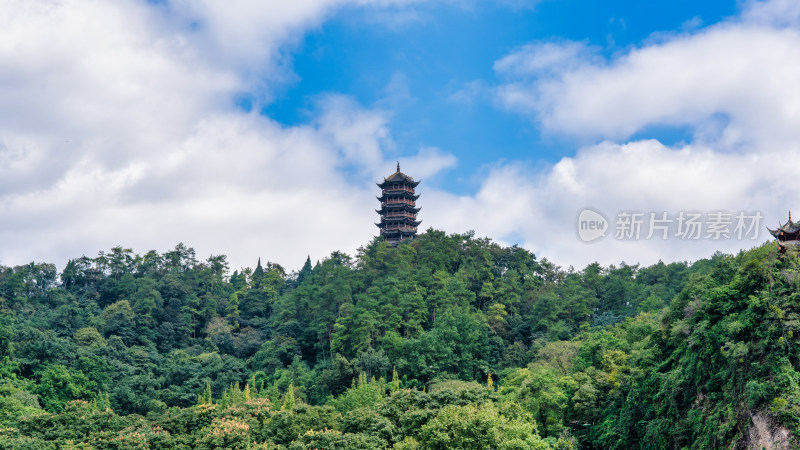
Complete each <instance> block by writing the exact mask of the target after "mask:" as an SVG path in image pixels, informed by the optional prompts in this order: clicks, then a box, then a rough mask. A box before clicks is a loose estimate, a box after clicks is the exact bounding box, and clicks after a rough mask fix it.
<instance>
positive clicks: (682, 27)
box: [0, 0, 800, 270]
mask: <svg viewBox="0 0 800 450" xmlns="http://www.w3.org/2000/svg"><path fill="white" fill-rule="evenodd" d="M645 5H646V6H645ZM798 147H800V3H799V2H796V1H794V0H774V1H735V0H731V1H721V0H715V1H708V2H697V1H689V0H658V1H652V2H635V1H630V0H628V1H624V0H608V1H602V2H598V1H578V0H539V1H537V0H530V1H528V0H498V1H494V2H492V1H481V0H463V1H459V0H439V1H437V0H428V1H424V0H294V1H291V2H285V1H264V0H225V1H222V0H150V1H146V0H114V1H108V0H4V1H3V2H0V217H2V221H1V222H0V240H1V242H2V245H0V264H3V265H16V264H23V263H26V262H30V261H34V260H35V261H37V262H38V261H46V262H54V263H56V264H57V265H58V267H59V269H60V268H62V267H63V265H64V263H65V262H66V261H67V260H68V259H69V258H73V257H79V256H81V255H83V254H86V255H88V256H94V255H96V254H97V252H99V251H101V250H107V249H109V248H111V247H113V246H117V245H122V246H124V247H131V248H133V249H134V250H135V251H136V252H138V253H144V252H146V251H147V250H150V249H156V250H159V251H166V250H168V249H170V248H172V247H174V246H175V245H176V244H177V243H179V242H184V243H185V244H186V245H189V246H192V247H194V248H195V249H196V250H197V252H198V256H199V257H201V258H205V257H207V256H209V255H211V254H215V255H216V254H226V255H228V257H229V261H230V263H231V267H232V269H233V268H240V267H244V266H253V265H254V263H255V260H256V259H257V258H258V257H261V258H262V259H265V260H270V261H274V262H277V263H280V264H282V265H284V266H285V267H286V268H287V269H289V270H292V269H297V268H299V266H300V265H301V264H302V262H303V261H304V260H305V258H306V256H307V255H310V256H311V258H312V259H313V260H317V259H320V258H323V257H325V256H326V255H328V254H329V253H330V252H331V251H333V250H342V251H346V252H348V253H351V254H353V253H354V252H355V250H356V249H357V248H358V247H359V246H361V245H363V244H366V243H367V242H369V241H370V239H371V238H372V237H373V236H375V235H376V234H377V228H376V227H375V226H374V225H373V223H374V222H375V221H376V220H377V214H376V213H375V212H374V208H376V207H377V206H378V204H377V201H376V200H375V195H377V194H378V189H377V188H376V186H375V184H374V183H375V182H376V181H379V180H381V177H383V176H386V175H389V174H390V173H391V172H393V171H394V166H395V161H397V160H399V161H400V163H401V165H402V169H403V171H404V172H406V173H408V174H409V175H411V176H413V177H415V178H416V179H421V180H422V184H421V185H420V186H419V188H418V192H419V193H420V194H421V198H420V201H419V206H421V207H422V212H421V213H420V217H421V219H422V220H423V228H427V227H433V228H437V229H442V230H445V231H447V232H449V233H455V232H465V231H467V230H475V232H476V234H477V235H479V236H488V237H490V238H492V239H495V240H497V241H499V242H501V243H504V244H518V245H521V246H524V247H525V248H528V249H530V250H532V251H534V252H535V253H536V254H537V256H539V257H545V258H547V259H549V260H551V261H554V262H556V263H557V264H560V265H563V266H569V265H574V266H576V267H578V268H580V267H583V266H585V265H586V264H587V263H589V262H592V261H599V262H601V263H603V264H612V263H613V264H619V263H620V262H622V261H625V262H627V263H637V262H639V263H642V264H651V263H654V262H656V261H658V260H659V259H662V260H664V261H682V260H694V259H697V258H702V257H707V256H710V255H711V254H712V253H713V252H714V251H716V250H718V249H719V250H723V251H726V252H734V251H737V250H738V249H740V248H749V247H752V246H754V245H757V244H760V243H761V242H764V241H765V240H766V239H767V238H768V237H769V235H768V234H767V233H766V232H765V230H764V225H770V226H774V225H775V224H777V222H778V221H784V220H785V218H786V214H787V211H788V210H789V209H792V208H797V207H798V206H800V200H798V198H797V191H796V190H797V187H796V186H797V184H796V177H797V173H798V167H800V151H799V150H800V148H798ZM587 207H589V208H592V209H593V210H595V211H597V212H599V213H601V214H602V215H604V216H605V217H606V218H607V219H608V222H609V230H608V232H607V235H606V236H605V237H602V238H600V239H598V240H596V241H594V242H591V243H585V242H583V241H582V240H581V239H579V235H578V231H577V230H578V225H577V218H578V216H579V213H580V212H581V210H583V209H584V208H587ZM690 211H694V212H697V213H700V214H703V216H702V217H701V221H702V224H703V225H704V226H706V227H708V226H709V220H710V219H709V217H710V215H711V214H713V213H714V212H722V213H724V214H731V223H729V225H730V227H729V228H730V231H731V232H733V231H734V228H735V225H736V219H735V216H736V215H737V214H738V213H740V212H744V213H745V214H746V215H747V216H748V217H750V216H752V215H754V214H755V213H761V214H762V215H763V217H764V221H763V222H762V223H760V224H759V225H760V226H759V232H758V233H757V235H755V237H756V239H755V240H752V239H749V237H750V236H749V235H745V236H744V238H743V239H741V240H740V239H737V238H736V236H735V233H731V234H732V236H731V238H730V239H725V238H724V236H723V237H721V238H720V239H712V238H705V239H698V240H694V239H685V238H683V239H682V238H680V237H676V236H674V235H675V233H677V232H678V231H679V230H677V222H676V221H673V222H664V223H669V224H670V228H669V230H668V235H669V236H668V238H667V239H666V240H664V239H661V236H662V234H661V233H660V232H656V233H655V236H651V239H646V235H647V234H649V233H648V229H647V227H648V224H649V221H648V220H647V219H649V218H650V217H649V215H650V213H651V212H654V213H657V215H658V217H659V218H662V217H666V218H667V219H668V221H669V220H674V219H676V218H677V217H678V215H679V214H680V213H681V212H690ZM637 212H639V213H642V214H643V216H642V217H643V218H644V219H645V220H644V223H643V225H642V232H641V235H640V238H639V239H635V238H630V237H629V238H628V239H618V238H617V237H616V236H615V234H617V233H616V232H617V231H618V229H619V227H621V226H622V225H620V224H621V221H622V219H621V217H624V216H620V213H624V214H628V213H631V214H632V213H637ZM663 214H667V216H662V215H663ZM797 214H798V215H797V217H800V208H798V211H797ZM751 234H752V233H751ZM706 236H707V231H706V229H703V230H702V236H701V237H706Z"/></svg>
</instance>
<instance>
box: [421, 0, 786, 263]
mask: <svg viewBox="0 0 800 450" xmlns="http://www.w3.org/2000/svg"><path fill="white" fill-rule="evenodd" d="M795 3H796V2H784V1H775V2H753V3H748V4H746V5H745V6H744V9H743V12H742V14H741V16H740V17H736V18H732V19H731V20H729V21H726V22H723V23H720V24H717V25H713V26H710V27H707V28H702V29H697V30H694V31H691V32H682V33H680V34H673V35H663V34H661V35H659V36H657V38H654V39H651V40H648V41H647V42H646V43H644V44H642V45H641V46H640V47H636V48H632V49H630V50H629V51H627V52H625V53H622V54H619V55H616V56H614V57H612V58H610V59H598V57H597V54H596V53H595V52H592V51H591V49H587V48H586V47H585V45H584V44H582V43H574V42H561V43H553V42H545V43H531V44H529V45H526V46H524V47H522V48H520V49H518V50H516V51H514V52H512V53H511V54H509V55H507V56H505V57H503V58H501V59H500V60H498V61H497V62H496V63H495V70H496V71H497V73H498V76H499V77H500V78H501V79H502V80H503V82H502V84H501V85H500V86H499V87H498V88H497V89H496V90H495V94H496V96H497V100H498V102H500V104H501V105H502V106H503V107H505V108H507V109H509V110H513V111H516V112H518V113H520V114H523V115H526V116H528V117H530V118H531V119H532V120H534V121H535V122H536V123H538V124H540V126H541V127H542V128H543V129H544V130H545V131H548V132H554V133H564V134H568V135H570V136H576V137H581V138H583V139H586V140H599V141H600V143H599V144H590V145H587V146H585V147H583V148H582V149H581V150H580V151H578V152H577V153H576V154H575V155H574V156H572V157H565V158H563V159H562V160H561V161H559V162H558V163H556V164H554V165H552V166H551V167H547V168H544V169H541V168H538V169H533V168H531V167H529V166H527V165H525V164H524V163H521V162H510V163H505V164H499V165H497V166H495V167H494V168H492V169H491V170H490V172H489V175H488V177H487V178H486V179H485V181H484V182H483V185H482V187H481V189H480V190H479V192H478V193H477V194H476V195H475V196H454V195H449V194H447V193H439V194H438V197H437V198H436V199H435V201H436V202H437V203H439V204H441V205H446V204H451V205H456V207H455V208H450V209H445V208H443V207H438V206H437V207H435V208H433V209H434V210H435V211H436V212H437V217H436V221H440V222H441V223H446V224H447V226H448V227H458V226H459V224H465V223H470V222H472V223H474V224H475V226H474V227H472V228H475V229H476V231H477V232H478V233H479V234H488V235H492V236H498V237H505V238H506V239H508V240H509V241H517V242H522V243H523V244H524V245H526V246H527V247H529V248H531V249H533V250H536V251H538V252H539V253H540V254H542V255H544V256H547V257H548V258H550V259H553V260H555V261H556V262H559V263H562V264H575V265H579V266H581V265H584V264H587V263H589V262H592V261H595V260H598V261H600V262H602V263H605V264H610V263H618V262H619V261H623V260H624V261H627V262H629V263H635V262H642V263H654V262H656V261H658V260H659V259H663V260H685V259H697V258H701V257H706V256H709V255H710V254H711V253H713V252H714V251H716V250H722V251H736V250H738V249H740V248H749V247H751V246H753V245H755V244H758V243H761V242H763V241H764V240H766V239H767V238H769V236H768V235H767V234H766V232H765V231H766V230H765V229H764V228H763V226H764V225H770V226H774V225H775V224H776V223H777V221H778V220H785V216H786V210H787V209H789V208H791V207H792V206H796V200H795V199H794V197H795V196H794V194H793V193H792V192H791V191H790V190H788V189H787V184H786V183H787V180H791V179H793V178H794V177H795V176H796V169H795V168H796V167H797V166H798V163H800V160H798V159H799V158H800V157H798V156H797V155H798V154H799V152H798V144H797V142H798V138H800V131H798V130H800V128H798V127H797V123H798V121H800V108H798V107H797V105H798V104H800V87H799V85H798V83H797V82H796V80H797V79H800V78H798V77H799V76H800V53H798V52H797V51H796V49H797V48H800V30H798V29H797V26H796V21H795V19H792V17H795V18H796V17H797V14H796V12H797V11H796V9H797V8H796V5H795ZM651 126H681V127H688V128H689V129H690V130H692V131H693V134H694V136H693V137H692V138H691V140H690V142H688V143H680V144H674V145H664V144H662V143H661V142H658V141H657V140H631V139H630V138H631V136H633V135H634V134H636V133H639V132H642V131H643V130H644V131H646V130H647V128H648V127H651ZM429 201H430V200H429ZM793 202H795V203H793ZM584 207H593V208H595V209H597V210H599V211H602V212H604V213H605V214H606V215H607V216H608V218H609V219H611V220H612V222H614V221H615V219H616V216H617V214H618V213H619V212H622V211H639V212H643V213H645V214H646V215H647V216H648V218H649V212H657V213H658V214H659V216H660V213H661V212H667V213H668V214H669V216H670V217H671V218H673V219H674V218H676V216H677V214H678V213H679V212H680V211H689V210H694V211H702V212H704V213H710V212H713V211H716V210H725V211H730V212H733V213H736V212H739V211H745V212H754V211H760V212H762V214H764V216H765V221H766V222H764V223H762V224H761V225H762V227H761V228H760V234H759V237H758V239H757V240H756V241H750V240H746V241H738V240H724V241H714V240H703V241H690V240H680V239H675V238H672V239H669V240H667V241H662V240H661V239H651V240H644V239H643V238H642V239H641V240H639V241H621V240H616V239H613V234H614V230H613V228H612V230H611V235H612V236H611V237H610V238H609V237H606V238H605V239H603V240H600V241H598V242H596V243H592V244H585V243H583V242H581V241H580V240H579V239H578V237H577V234H576V229H577V228H576V227H577V223H576V221H577V216H578V212H579V211H580V210H581V209H582V208H584ZM461 227H462V228H464V225H461ZM612 227H613V223H612ZM645 234H646V233H645ZM643 237H644V235H643Z"/></svg>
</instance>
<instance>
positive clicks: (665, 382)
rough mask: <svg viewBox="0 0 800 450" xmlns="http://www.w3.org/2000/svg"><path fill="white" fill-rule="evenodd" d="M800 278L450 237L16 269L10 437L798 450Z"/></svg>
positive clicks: (7, 407)
mask: <svg viewBox="0 0 800 450" xmlns="http://www.w3.org/2000/svg"><path fill="white" fill-rule="evenodd" d="M799 288H800V268H799V265H798V260H797V256H796V254H795V253H792V252H789V254H788V255H779V254H778V252H777V246H776V245H773V244H765V245H763V246H761V247H758V248H755V249H753V250H750V251H747V252H742V253H740V254H739V255H736V256H731V255H724V254H715V255H713V256H712V257H710V258H709V259H705V260H701V261H698V262H696V263H694V264H686V263H671V264H664V263H659V264H656V265H653V266H650V267H639V266H631V265H625V264H622V265H620V266H610V267H602V266H600V265H598V264H591V265H589V266H588V267H586V268H585V269H583V270H580V271H577V270H574V269H572V268H570V269H568V270H564V269H562V268H559V267H556V266H554V265H553V264H551V263H550V262H548V261H547V260H544V259H537V258H536V257H535V256H534V255H533V254H531V253H530V252H528V251H526V250H524V249H522V248H519V247H503V246H500V245H498V244H496V243H493V242H492V241H490V240H488V239H479V238H475V237H474V236H473V235H472V234H471V233H470V234H464V235H458V234H455V235H447V234H445V233H443V232H441V231H435V230H428V231H427V232H425V233H424V234H422V235H420V236H419V237H417V238H416V239H415V240H413V241H410V242H403V243H401V244H400V245H399V246H398V247H397V248H391V247H389V246H387V245H386V244H385V243H384V242H381V241H380V240H378V239H375V240H373V241H372V242H371V243H369V244H368V245H367V246H365V247H363V248H361V249H360V250H359V252H358V254H357V255H355V256H354V257H351V256H349V255H346V254H343V253H339V252H334V253H333V254H331V255H330V257H328V258H326V259H324V260H322V261H319V262H317V263H316V264H315V265H312V263H311V261H310V260H308V261H306V264H305V265H304V266H303V268H302V270H300V271H299V272H296V273H287V272H286V271H285V270H284V269H283V268H282V267H281V266H279V265H277V264H273V263H265V264H262V263H261V261H259V262H258V264H257V265H256V267H255V268H254V269H249V268H246V269H243V270H236V271H233V272H232V273H231V272H230V268H229V267H228V263H227V262H226V258H225V257H224V256H212V257H210V258H208V259H207V260H205V261H200V260H198V259H197V258H196V256H195V252H194V251H193V250H192V249H191V248H188V247H186V246H184V245H182V244H180V245H178V246H177V247H175V249H174V250H172V251H169V252H166V253H163V254H159V253H157V252H155V251H151V252H148V253H146V254H144V255H139V254H136V253H134V252H133V251H132V250H130V249H125V248H122V247H116V248H113V249H111V250H110V251H109V252H108V253H100V254H99V255H98V256H97V257H95V258H89V257H85V256H84V257H81V258H78V259H74V260H71V261H69V263H68V264H67V265H66V266H65V267H64V269H63V271H62V272H61V273H58V272H57V270H56V268H55V266H54V265H53V264H46V263H30V264H27V265H24V266H18V267H3V266H0V448H32V449H38V448H81V449H91V448H97V449H117V448H159V449H161V448H169V449H181V448H269V449H273V448H290V449H306V448H324V449H329V448H365V449H366V448H402V449H414V448H420V449H446V448H470V449H472V448H474V449H478V448H485V449H489V448H502V449H540V448H541V449H544V448H560V449H569V448H683V447H688V448H717V447H744V446H749V445H758V442H760V441H759V440H764V439H766V440H768V441H769V440H771V441H773V442H774V441H775V440H776V439H779V438H780V439H782V440H783V441H782V442H785V443H787V444H788V445H794V444H793V442H794V441H793V439H794V438H793V435H794V434H795V433H797V432H798V430H800V372H799V371H798V369H800V360H798V358H799V357H800V342H798V339H800V314H799V313H800V302H799V300H800V289H799ZM795 334H797V336H795Z"/></svg>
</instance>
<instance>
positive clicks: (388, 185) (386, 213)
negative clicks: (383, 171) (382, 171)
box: [375, 163, 420, 246]
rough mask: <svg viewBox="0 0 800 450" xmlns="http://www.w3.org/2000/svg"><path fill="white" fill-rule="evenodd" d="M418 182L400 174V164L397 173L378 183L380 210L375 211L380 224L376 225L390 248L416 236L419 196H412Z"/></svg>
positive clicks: (418, 222)
mask: <svg viewBox="0 0 800 450" xmlns="http://www.w3.org/2000/svg"><path fill="white" fill-rule="evenodd" d="M418 184H419V181H414V179H413V178H411V177H410V176H408V175H406V174H404V173H403V172H400V163H397V172H395V173H393V174H391V175H389V176H388V177H386V178H384V179H383V183H378V187H380V188H381V196H380V197H378V200H380V202H381V209H376V210H375V211H376V212H377V213H378V214H380V215H381V222H380V223H376V224H375V225H377V226H378V228H380V230H381V236H382V237H383V239H384V240H386V241H387V242H389V243H390V244H391V245H392V246H395V245H397V243H398V242H400V241H402V240H404V239H413V238H414V237H415V236H416V235H417V226H419V224H420V221H418V220H417V213H418V212H419V208H417V207H416V201H417V199H418V198H419V195H416V194H414V188H416V187H417V185H418Z"/></svg>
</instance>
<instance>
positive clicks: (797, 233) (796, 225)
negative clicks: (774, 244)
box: [767, 211, 800, 251]
mask: <svg viewBox="0 0 800 450" xmlns="http://www.w3.org/2000/svg"><path fill="white" fill-rule="evenodd" d="M767 230H769V234H771V235H773V236H774V237H775V239H777V240H778V245H779V246H780V247H781V251H785V250H786V247H797V246H798V245H800V240H798V239H800V222H792V212H791V211H789V220H788V221H787V222H786V223H785V224H783V225H780V224H779V227H778V229H776V230H773V229H771V228H769V227H767Z"/></svg>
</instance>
